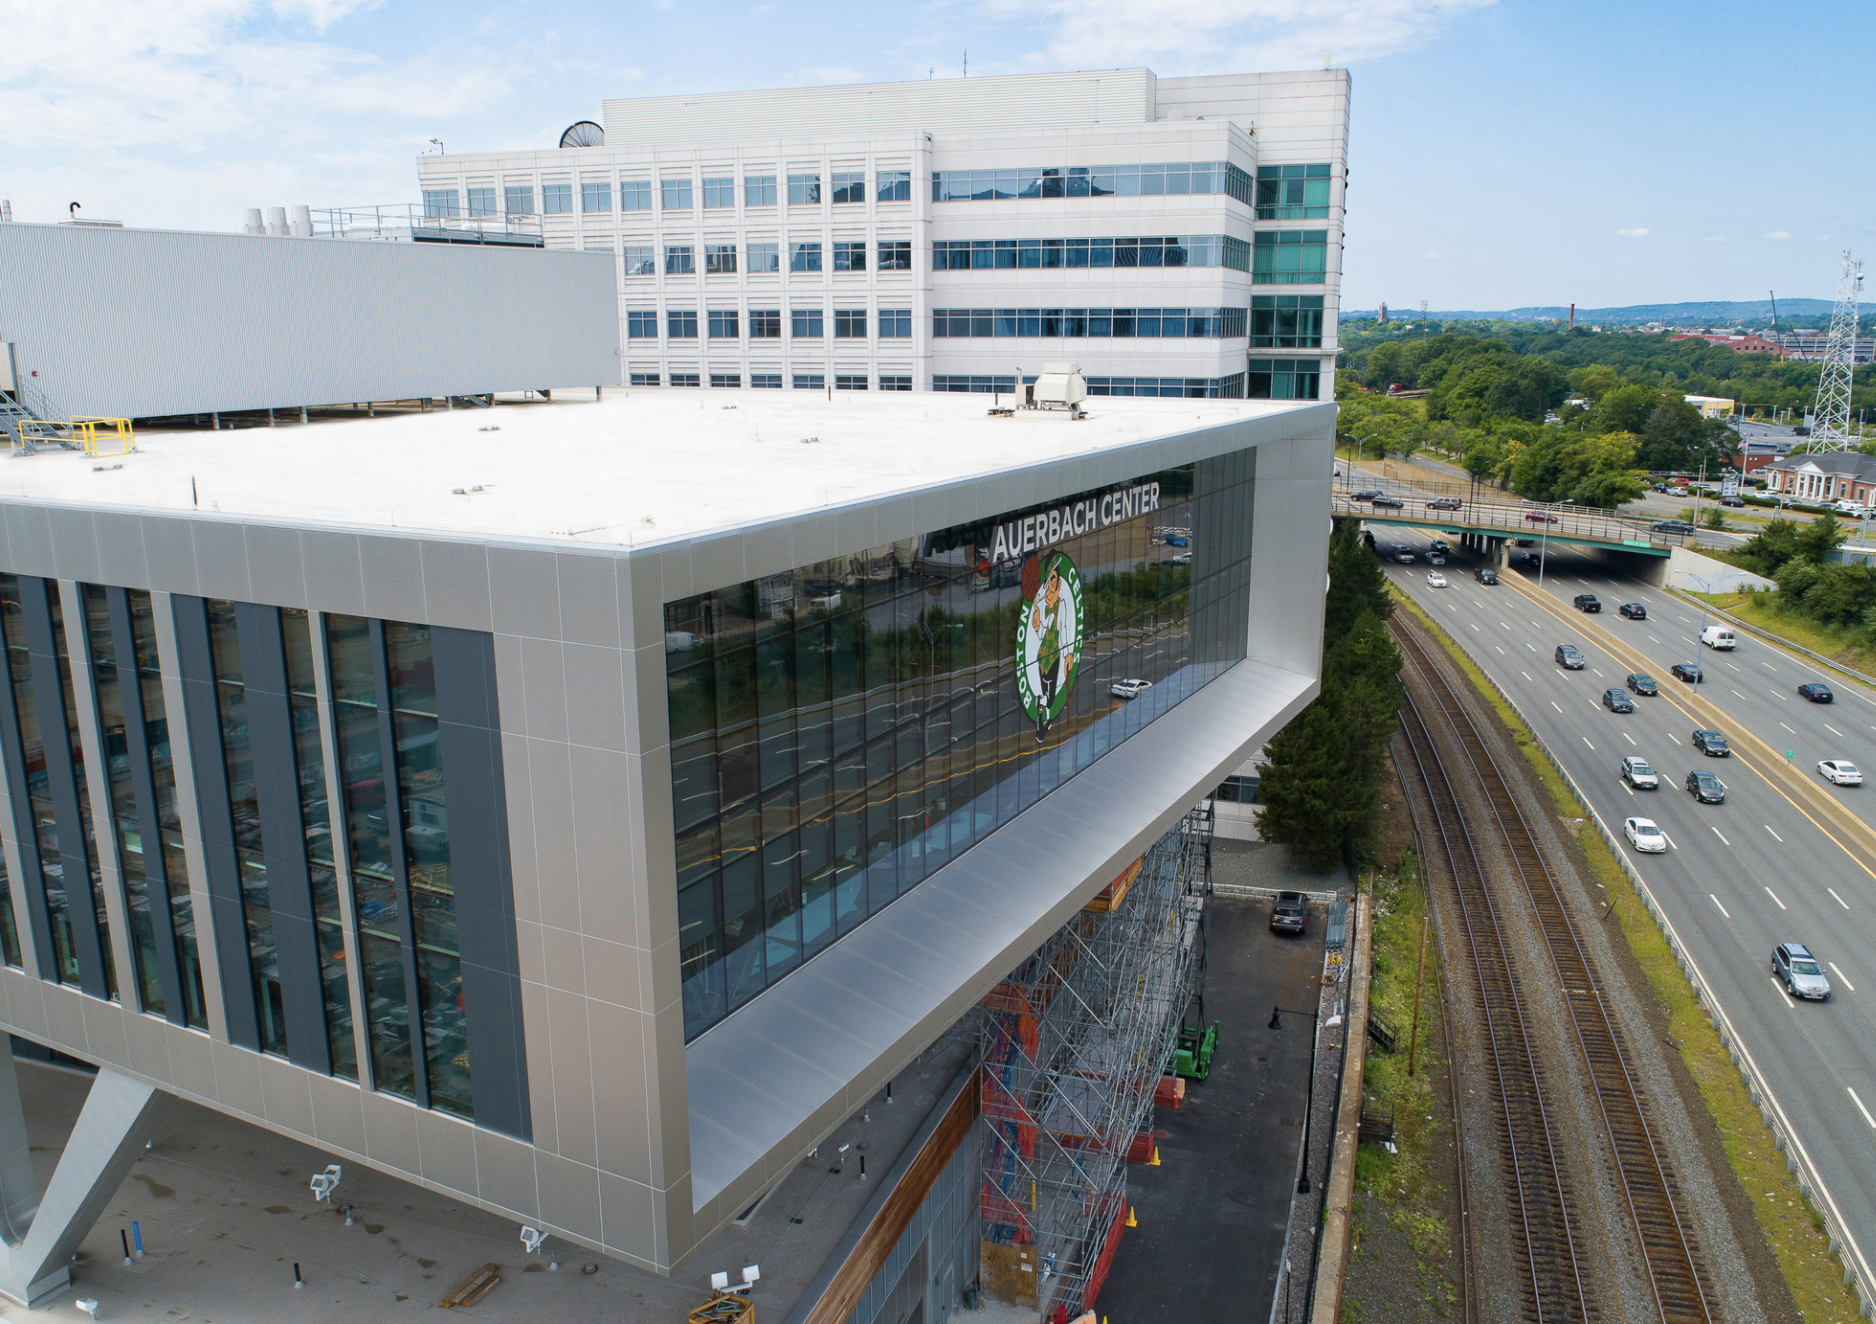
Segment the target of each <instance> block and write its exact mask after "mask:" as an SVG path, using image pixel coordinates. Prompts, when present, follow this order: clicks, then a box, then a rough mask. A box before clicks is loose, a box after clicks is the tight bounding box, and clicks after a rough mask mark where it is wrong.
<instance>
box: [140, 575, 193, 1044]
mask: <svg viewBox="0 0 1876 1324" xmlns="http://www.w3.org/2000/svg"><path fill="white" fill-rule="evenodd" d="M126 596H127V597H128V598H129V601H130V635H131V640H132V642H133V645H134V647H135V648H136V650H137V658H136V664H137V683H138V684H139V685H140V686H141V687H142V688H141V693H142V695H143V727H144V733H145V739H146V743H147V745H148V747H149V750H150V780H151V782H152V783H153V785H154V788H155V791H156V832H157V838H158V840H159V841H160V843H161V847H162V852H163V874H164V876H165V877H166V878H167V879H168V880H169V897H168V904H169V917H170V924H171V926H172V927H173V928H174V930H175V934H176V960H177V963H178V965H179V967H180V969H181V974H182V994H183V1014H184V1017H185V1019H187V1021H188V1023H189V1024H190V1025H192V1026H194V1027H196V1028H197V1029H200V1030H205V1029H207V1028H208V1012H207V1002H206V999H205V995H204V993H203V991H202V958H201V955H200V953H199V951H198V950H197V946H196V934H195V903H194V901H193V900H192V899H191V898H190V895H189V864H188V860H187V858H186V857H185V856H184V854H183V845H182V812H181V810H180V809H179V808H178V807H177V803H176V765H175V763H174V761H173V758H172V753H171V749H170V743H169V716H168V710H167V708H166V707H165V702H164V698H163V668H162V664H161V662H160V661H159V660H158V657H157V651H156V617H155V614H154V612H153V610H152V608H151V605H150V595H149V593H148V592H146V591H145V590H143V589H135V588H133V589H129V590H127V593H126Z"/></svg>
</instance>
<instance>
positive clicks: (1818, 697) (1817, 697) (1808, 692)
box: [1798, 681, 1834, 703]
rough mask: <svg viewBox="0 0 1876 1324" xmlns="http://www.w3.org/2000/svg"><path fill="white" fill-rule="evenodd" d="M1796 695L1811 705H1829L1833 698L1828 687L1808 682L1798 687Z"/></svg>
mask: <svg viewBox="0 0 1876 1324" xmlns="http://www.w3.org/2000/svg"><path fill="white" fill-rule="evenodd" d="M1798 693H1799V694H1800V695H1802V696H1803V697H1804V698H1807V699H1809V700H1810V701H1811V702H1812V703H1829V702H1830V701H1831V699H1832V698H1833V697H1834V696H1833V695H1832V694H1831V692H1830V686H1828V685H1820V684H1818V683H1817V682H1816V681H1809V682H1807V683H1805V684H1803V685H1800V686H1799V687H1798Z"/></svg>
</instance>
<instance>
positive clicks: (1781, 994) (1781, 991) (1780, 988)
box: [1765, 975, 1868, 1116]
mask: <svg viewBox="0 0 1876 1324" xmlns="http://www.w3.org/2000/svg"><path fill="white" fill-rule="evenodd" d="M1765 978H1766V982H1767V983H1769V984H1771V986H1772V987H1773V988H1775V989H1777V990H1778V996H1779V997H1781V998H1783V999H1784V1000H1785V1005H1786V1006H1787V1007H1795V1006H1797V1005H1798V1004H1797V1003H1795V1002H1793V1001H1792V1000H1791V994H1789V993H1787V992H1785V986H1784V985H1783V984H1781V983H1779V982H1778V981H1777V980H1776V979H1773V978H1772V977H1771V976H1770V975H1767V976H1766V977H1765ZM1850 1097H1851V1098H1853V1099H1854V1098H1856V1095H1855V1094H1854V1093H1852V1094H1851V1096H1850ZM1862 1106H1863V1104H1862V1102H1861V1101H1858V1103H1857V1107H1859V1108H1861V1107H1862ZM1864 1115H1865V1116H1868V1114H1867V1113H1865V1114H1864Z"/></svg>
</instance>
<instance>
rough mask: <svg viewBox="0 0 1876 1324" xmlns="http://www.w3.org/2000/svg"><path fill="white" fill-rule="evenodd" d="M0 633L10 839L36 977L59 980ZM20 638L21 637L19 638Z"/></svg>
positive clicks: (0, 732) (8, 655)
mask: <svg viewBox="0 0 1876 1324" xmlns="http://www.w3.org/2000/svg"><path fill="white" fill-rule="evenodd" d="M6 642H7V641H6V640H5V639H4V637H0V655H3V656H0V664H4V665H5V666H6V668H7V674H6V676H5V677H4V678H0V740H4V741H5V743H6V777H7V794H8V798H9V799H10V800H11V801H12V806H13V839H14V841H15V843H16V844H17V845H18V846H19V852H20V882H21V890H22V891H23V892H24V893H25V894H26V909H27V919H28V923H27V925H26V927H27V929H28V930H29V931H30V932H31V935H32V944H33V957H34V963H35V964H36V965H37V966H38V967H39V977H40V978H41V979H44V980H46V981H48V982H50V983H54V984H56V983H58V982H59V958H58V952H57V950H56V949H55V948H54V947H53V944H52V914H51V911H50V910H49V909H48V908H47V906H46V892H45V885H44V883H43V882H42V881H41V879H42V878H43V877H44V875H43V874H42V873H41V872H40V869H41V865H40V860H39V826H38V823H37V822H36V821H35V820H34V817H33V806H32V798H31V795H30V792H29V790H28V787H27V783H26V756H25V746H24V745H23V743H22V738H21V735H20V715H19V709H18V708H17V707H16V706H15V696H14V693H13V673H12V665H13V660H12V650H11V649H10V648H7V647H6ZM22 642H23V641H22Z"/></svg>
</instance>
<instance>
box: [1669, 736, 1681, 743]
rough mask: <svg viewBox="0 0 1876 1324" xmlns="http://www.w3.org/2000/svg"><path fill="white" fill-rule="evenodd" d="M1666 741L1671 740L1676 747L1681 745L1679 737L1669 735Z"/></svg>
mask: <svg viewBox="0 0 1876 1324" xmlns="http://www.w3.org/2000/svg"><path fill="white" fill-rule="evenodd" d="M1668 739H1669V740H1672V741H1673V742H1674V743H1675V744H1677V745H1678V744H1680V743H1681V738H1680V737H1679V736H1675V735H1671V736H1669V737H1668Z"/></svg>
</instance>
